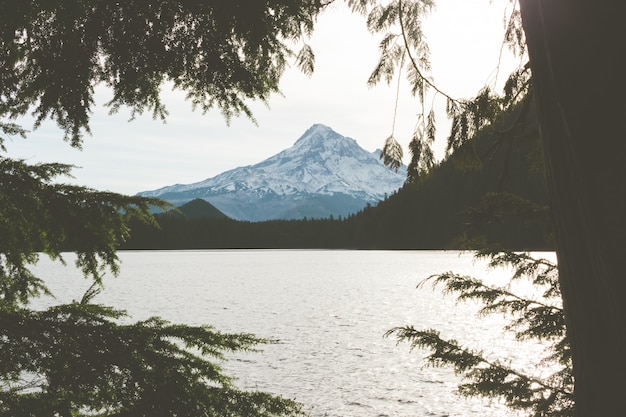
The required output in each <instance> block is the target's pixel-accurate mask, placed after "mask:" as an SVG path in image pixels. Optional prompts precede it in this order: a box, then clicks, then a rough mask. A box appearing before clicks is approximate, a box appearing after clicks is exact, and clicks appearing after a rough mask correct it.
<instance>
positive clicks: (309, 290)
mask: <svg viewBox="0 0 626 417" xmlns="http://www.w3.org/2000/svg"><path fill="white" fill-rule="evenodd" d="M119 255H120V258H121V260H122V267H121V273H120V275H119V277H118V278H112V277H111V278H105V287H106V288H105V291H104V292H103V293H102V294H100V295H99V296H98V297H97V298H96V299H95V300H94V302H98V303H102V304H109V305H112V306H115V307H118V308H122V309H125V310H127V311H128V313H129V314H130V315H131V317H132V319H133V320H140V319H145V318H148V317H150V316H154V315H158V316H161V317H163V318H165V319H168V320H170V321H173V322H182V323H187V324H210V325H212V326H214V327H215V328H216V329H218V330H220V331H224V332H235V333H239V332H247V333H254V334H256V335H258V336H261V337H265V338H270V339H279V340H280V343H279V344H275V345H268V346H263V347H262V349H263V350H262V351H261V352H257V353H246V354H237V355H235V356H232V357H230V358H229V360H228V361H227V362H226V363H225V364H224V369H225V370H226V373H227V374H229V375H234V376H236V377H237V378H238V384H239V385H240V386H241V387H242V388H245V389H251V390H255V389H258V390H262V391H268V392H271V393H274V394H279V395H282V396H284V397H287V398H292V399H295V400H297V401H299V402H301V403H303V404H304V405H305V410H306V411H307V412H308V413H309V414H310V415H311V416H314V417H321V416H333V417H335V416H336V417H339V416H345V417H383V416H481V417H482V416H500V415H502V416H504V415H511V413H510V411H509V410H507V409H505V408H503V407H502V406H501V405H500V404H498V403H496V402H486V401H479V400H473V399H465V398H462V397H460V396H457V395H455V394H454V389H455V387H456V386H457V385H458V383H459V382H460V380H459V378H458V377H456V376H455V375H454V374H453V373H452V372H451V371H450V370H449V369H447V368H431V367H425V366H424V364H423V361H422V358H423V356H424V353H425V352H422V351H413V352H410V351H409V347H408V345H407V344H402V343H401V344H397V343H396V342H395V340H393V339H388V338H384V337H383V335H384V333H385V332H386V331H387V330H389V329H390V328H392V327H394V326H401V325H405V324H413V325H415V327H416V328H422V329H429V328H434V329H437V330H439V331H441V333H442V336H443V337H447V338H454V339H456V340H458V341H461V342H462V343H463V345H465V346H468V347H474V348H480V349H483V350H484V351H485V352H488V353H490V354H492V355H493V358H501V359H503V358H508V359H510V360H511V361H512V362H513V363H514V364H519V366H520V367H522V368H524V369H525V370H529V368H533V369H534V368H535V367H536V365H535V364H534V363H533V359H535V358H536V357H537V352H538V351H539V350H538V349H539V347H538V346H527V345H523V347H520V345H518V344H517V342H515V341H513V340H512V337H510V336H509V335H505V334H503V333H502V319H501V318H499V317H487V318H477V317H476V315H475V312H476V310H477V305H474V304H471V303H469V304H468V303H456V301H455V300H454V299H453V298H452V297H451V296H445V297H444V296H443V295H442V294H441V293H440V292H439V291H438V290H433V289H432V288H431V287H430V286H425V287H422V288H420V289H416V285H417V284H418V283H419V282H420V281H421V280H423V279H424V278H426V277H428V276H430V275H432V274H436V273H440V272H445V271H455V272H459V273H465V274H470V275H473V276H476V277H480V278H485V279H487V280H488V281H490V282H494V283H497V282H503V280H506V278H507V277H508V276H509V274H510V271H506V270H487V269H486V268H485V266H484V264H483V263H476V262H475V261H474V260H473V257H472V255H471V254H469V253H468V254H461V253H459V252H454V251H451V252H450V251H448V252H444V251H325V250H320V251H301V250H262V251H261V250H259V251H255V250H245V251H243V250H233V251H229V250H217V251H137V252H120V254H119ZM542 255H543V256H548V257H549V258H551V259H553V258H554V256H553V254H542ZM66 260H67V261H68V266H67V267H63V266H61V265H59V264H58V263H52V262H51V261H49V260H48V259H47V258H43V257H42V259H41V261H40V263H39V264H38V266H37V267H36V268H35V270H36V271H37V272H39V273H40V274H41V276H42V277H43V278H44V279H45V280H46V282H47V283H48V285H49V287H50V288H51V290H52V291H53V293H54V294H55V295H56V297H57V301H58V302H69V301H71V300H74V299H80V298H81V297H82V294H83V293H84V291H85V290H86V289H87V288H88V286H89V282H88V281H87V280H84V279H82V278H81V276H80V273H78V272H77V271H76V270H75V269H74V268H72V266H71V265H72V260H73V258H72V256H71V255H67V256H66Z"/></svg>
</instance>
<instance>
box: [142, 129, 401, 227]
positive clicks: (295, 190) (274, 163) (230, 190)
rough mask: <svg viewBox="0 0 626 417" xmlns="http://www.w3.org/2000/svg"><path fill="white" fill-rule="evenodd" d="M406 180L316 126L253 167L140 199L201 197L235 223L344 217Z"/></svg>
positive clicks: (352, 143)
mask: <svg viewBox="0 0 626 417" xmlns="http://www.w3.org/2000/svg"><path fill="white" fill-rule="evenodd" d="M405 178H406V171H401V172H399V173H396V172H394V171H391V170H390V169H388V168H387V167H385V166H384V165H383V164H382V163H381V162H380V160H379V159H378V157H377V156H376V155H375V153H370V152H367V151H365V150H364V149H362V148H361V147H360V146H359V145H358V144H357V142H356V141H355V140H354V139H350V138H347V137H344V136H342V135H340V134H339V133H337V132H335V131H334V130H333V129H331V128H330V127H328V126H325V125H322V124H315V125H313V126H311V127H310V128H309V129H308V130H307V131H306V132H305V133H304V134H303V135H302V136H301V137H300V138H299V139H298V140H297V141H296V142H295V143H294V145H293V146H292V147H290V148H287V149H285V150H283V151H281V152H280V153H278V154H276V155H274V156H272V157H270V158H268V159H266V160H264V161H262V162H260V163H258V164H255V165H251V166H246V167H240V168H236V169H233V170H230V171H226V172H224V173H222V174H220V175H217V176H216V177H213V178H208V179H206V180H204V181H201V182H198V183H194V184H188V185H173V186H169V187H164V188H161V189H158V190H154V191H146V192H143V193H140V194H141V195H145V196H154V197H160V198H162V199H164V200H168V201H170V202H172V203H173V204H182V203H185V202H187V201H189V200H192V199H194V198H202V199H205V200H207V201H209V202H210V203H211V204H213V205H214V206H216V207H217V208H218V209H220V210H221V211H222V212H224V213H225V214H227V215H228V216H230V217H233V218H235V219H240V220H253V221H256V220H268V219H290V218H302V217H305V216H307V217H328V216H329V215H331V214H332V215H335V216H338V215H342V216H345V215H347V214H350V213H354V212H356V211H359V210H360V209H362V208H363V207H364V206H365V205H367V204H368V203H369V204H375V203H377V202H378V201H380V200H382V199H383V198H384V197H385V195H388V194H391V193H393V192H394V191H396V190H397V189H398V188H400V187H401V186H402V184H403V183H404V180H405Z"/></svg>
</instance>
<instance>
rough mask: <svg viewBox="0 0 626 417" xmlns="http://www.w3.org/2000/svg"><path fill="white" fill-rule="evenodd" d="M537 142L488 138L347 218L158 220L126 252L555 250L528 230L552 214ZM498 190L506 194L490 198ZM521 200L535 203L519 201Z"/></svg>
mask: <svg viewBox="0 0 626 417" xmlns="http://www.w3.org/2000/svg"><path fill="white" fill-rule="evenodd" d="M535 139H536V131H533V130H531V131H529V132H527V134H526V135H525V136H524V137H522V138H517V139H511V138H506V137H504V136H502V135H499V134H496V133H491V134H489V133H483V134H481V135H479V137H478V138H477V139H476V140H475V141H474V142H473V144H472V145H469V146H465V147H464V148H461V149H460V150H459V151H457V152H456V153H455V154H454V155H453V156H452V157H450V158H449V159H448V160H447V161H445V162H444V163H442V164H441V165H440V166H439V167H438V168H437V169H435V170H434V171H433V172H432V173H431V174H430V175H429V176H428V177H426V178H423V179H422V180H421V181H419V183H417V184H410V185H405V186H404V187H403V188H402V189H400V190H399V191H398V192H397V193H395V194H393V195H391V196H389V197H388V198H387V199H386V200H384V201H382V202H381V203H379V204H378V205H377V206H368V207H366V208H365V209H364V210H362V211H360V212H359V213H356V214H354V215H351V216H349V217H348V218H343V219H336V218H329V219H304V220H276V221H265V222H242V221H235V220H232V219H228V218H215V217H202V216H201V215H198V213H196V214H195V215H194V217H193V218H190V217H183V216H160V217H159V219H158V221H159V224H160V226H161V229H160V230H157V229H155V228H153V227H151V226H147V225H143V224H134V225H133V227H132V237H131V238H130V239H129V240H128V241H127V242H126V244H125V245H124V246H123V247H122V249H200V248H206V249H209V248H346V249H348V248H349V249H446V248H447V249H454V248H462V247H463V248H467V247H476V246H478V245H480V244H481V243H480V242H484V241H485V240H487V241H495V242H498V244H500V245H501V246H502V247H505V248H510V249H536V250H538V249H550V248H551V246H550V243H548V242H547V241H546V239H545V235H546V233H545V232H546V231H545V230H544V229H543V227H542V226H539V225H531V224H529V221H530V220H533V219H534V220H536V219H540V220H541V219H542V218H544V217H546V216H547V215H546V212H547V210H545V207H547V196H546V190H545V186H544V182H543V176H542V174H541V168H537V165H538V161H540V160H541V155H540V151H539V150H538V148H537V142H538V141H537V140H535ZM498 192H499V193H507V194H500V197H499V198H495V197H494V196H493V195H491V194H490V193H498ZM513 195H515V196H516V197H513ZM520 196H521V197H523V198H525V199H528V200H531V201H533V202H534V203H535V205H532V204H529V203H526V202H524V203H521V202H520V200H519V197H520ZM511 213H518V214H520V218H516V217H515V216H514V214H511Z"/></svg>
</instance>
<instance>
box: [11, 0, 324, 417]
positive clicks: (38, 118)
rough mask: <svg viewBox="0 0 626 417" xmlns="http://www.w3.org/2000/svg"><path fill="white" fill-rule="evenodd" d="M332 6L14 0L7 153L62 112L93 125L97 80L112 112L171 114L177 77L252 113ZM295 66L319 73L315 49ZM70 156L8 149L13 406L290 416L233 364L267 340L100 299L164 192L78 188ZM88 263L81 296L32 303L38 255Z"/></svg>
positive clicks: (195, 95) (212, 100) (73, 138)
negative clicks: (17, 153)
mask: <svg viewBox="0 0 626 417" xmlns="http://www.w3.org/2000/svg"><path fill="white" fill-rule="evenodd" d="M323 7H324V2H322V1H319V0H311V1H297V2H295V1H290V0H277V1H270V2H258V1H248V0H241V1H226V2H225V1H201V2H194V1H177V0H168V1H159V2H150V1H143V0H129V1H123V2H120V1H110V0H93V1H83V0H72V1H47V0H46V1H37V0H33V1H22V2H14V1H0V51H1V53H0V152H6V149H5V148H4V146H3V143H4V141H5V140H7V138H11V137H14V136H21V137H25V136H26V129H25V128H24V127H23V126H21V125H19V124H18V123H16V122H15V121H17V120H18V119H19V118H20V117H22V116H25V115H28V114H32V115H33V116H34V117H35V125H34V127H35V128H37V127H39V126H40V125H41V124H42V123H43V122H44V121H45V120H47V119H51V120H53V121H54V122H56V124H57V125H58V127H59V128H60V130H61V131H62V132H63V135H64V139H65V140H66V141H68V142H69V143H70V145H71V146H73V147H76V148H80V146H81V144H82V141H83V139H84V135H85V133H89V132H90V130H89V118H90V113H91V109H92V107H93V105H94V90H95V87H96V86H97V85H103V86H105V87H107V88H109V90H110V91H112V99H111V100H110V101H109V103H107V105H108V106H109V107H110V109H111V111H112V112H115V111H118V110H119V109H120V108H121V107H123V106H128V107H129V108H130V110H131V114H132V115H133V116H135V115H137V114H141V113H143V112H145V111H148V112H151V113H152V115H153V116H154V117H155V118H159V119H164V118H165V117H166V115H167V110H166V108H165V105H164V103H162V101H161V97H160V88H161V87H162V86H163V85H164V84H165V83H169V84H170V85H172V86H173V87H174V88H177V89H181V90H183V91H185V92H186V93H187V98H188V99H189V100H190V101H191V102H192V103H193V105H194V106H195V107H198V108H200V109H201V110H202V111H205V112H206V111H208V110H209V109H212V108H218V109H219V110H221V112H222V113H223V115H224V117H225V118H226V120H227V121H228V120H230V118H231V117H233V116H237V115H239V114H245V115H247V116H249V117H251V118H252V114H251V113H250V110H249V108H248V105H247V101H248V100H261V101H266V100H267V98H268V97H269V95H270V94H271V93H273V92H277V91H278V80H279V78H280V76H281V75H282V73H283V71H284V69H285V66H286V63H287V60H288V59H289V58H291V57H294V56H295V55H296V54H295V53H294V52H293V51H292V50H291V49H290V47H289V45H291V44H295V45H297V44H298V43H299V42H301V41H302V37H303V36H305V35H306V34H308V33H309V32H310V31H311V30H312V27H313V23H314V20H315V18H316V15H317V13H318V12H319V11H320V9H322V8H323ZM303 51H304V52H302V53H300V55H299V56H298V60H297V63H298V65H300V67H301V68H303V69H305V70H307V71H310V70H312V69H313V63H314V56H313V54H312V51H310V49H306V46H305V49H304V50H303ZM71 169H72V166H69V165H64V164H55V163H49V164H34V165H31V164H28V163H26V162H25V161H22V160H14V159H11V158H8V157H5V156H4V155H2V156H0V236H2V239H1V241H0V415H2V416H11V417H14V416H64V417H69V416H96V415H97V416H120V417H121V416H186V417H187V416H215V415H220V416H223V415H229V416H246V417H247V416H286V415H299V414H301V411H300V406H299V405H298V404H296V403H294V402H293V401H290V400H286V399H283V398H280V397H276V396H273V395H270V394H267V393H262V392H244V391H241V390H239V389H238V388H236V386H235V385H234V383H233V380H232V379H231V378H230V377H228V376H226V375H224V374H223V373H222V371H221V369H220V367H219V362H220V361H222V360H223V359H224V354H225V353H226V352H230V351H241V350H251V349H254V348H255V347H256V346H257V345H259V344H262V343H268V342H269V341H268V340H264V339H259V338H256V337H254V336H252V335H249V334H222V333H220V332H218V331H216V330H214V329H213V328H211V327H208V326H185V325H177V324H171V323H168V322H167V321H165V320H163V319H160V318H156V317H154V318H150V319H148V320H145V321H141V322H137V323H132V322H131V321H130V318H128V317H126V316H125V313H124V311H120V310H116V309H113V308H111V307H107V306H103V305H99V304H97V303H94V301H93V300H94V297H96V296H97V294H98V293H99V292H100V291H101V290H102V289H103V285H104V279H103V278H104V276H105V275H106V274H112V275H115V274H117V272H118V271H119V260H118V257H117V255H116V250H117V248H118V247H119V246H120V245H121V244H122V243H123V242H124V241H125V240H126V239H128V237H129V232H130V227H129V224H130V222H131V221H138V222H141V223H146V224H152V225H156V222H155V220H154V218H153V217H152V215H151V213H150V210H151V208H154V207H158V208H160V209H163V210H165V209H170V208H171V207H170V206H169V205H168V204H166V203H164V202H162V201H159V200H156V199H150V198H142V197H128V196H123V195H119V194H115V193H108V192H100V191H96V190H92V189H88V188H85V187H79V186H74V185H68V184H64V183H63V182H62V181H61V180H60V178H59V177H63V176H67V175H69V174H70V172H71ZM64 251H73V252H75V253H76V254H77V261H76V267H77V268H79V269H80V270H81V271H82V273H83V275H84V276H85V278H87V279H89V280H90V281H91V282H92V286H91V287H90V289H89V290H88V291H87V292H86V293H85V295H84V296H83V298H82V300H79V301H74V302H72V303H69V304H63V305H55V306H53V307H50V308H46V309H33V308H32V304H31V303H32V302H33V301H34V300H35V299H37V298H39V297H52V296H53V294H51V293H50V291H49V290H48V288H46V285H45V282H46V277H45V276H36V275H35V274H33V273H32V272H31V266H32V265H33V264H35V263H36V262H37V260H38V258H39V257H40V256H49V257H51V258H52V259H54V260H57V261H59V262H64V259H63V252H64Z"/></svg>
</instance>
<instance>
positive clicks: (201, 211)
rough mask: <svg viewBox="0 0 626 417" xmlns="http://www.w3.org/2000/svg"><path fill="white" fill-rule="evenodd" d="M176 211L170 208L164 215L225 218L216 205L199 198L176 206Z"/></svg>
mask: <svg viewBox="0 0 626 417" xmlns="http://www.w3.org/2000/svg"><path fill="white" fill-rule="evenodd" d="M177 209H178V212H177V211H174V210H171V211H169V212H167V213H165V214H164V215H167V216H183V217H185V218H186V219H202V218H209V219H227V218H228V216H226V215H225V214H224V213H222V212H221V211H220V210H219V209H218V208H217V207H215V206H214V205H213V204H211V203H209V202H208V201H206V200H203V199H201V198H196V199H195V200H191V201H189V202H187V203H185V204H183V205H182V206H179V207H177Z"/></svg>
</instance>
